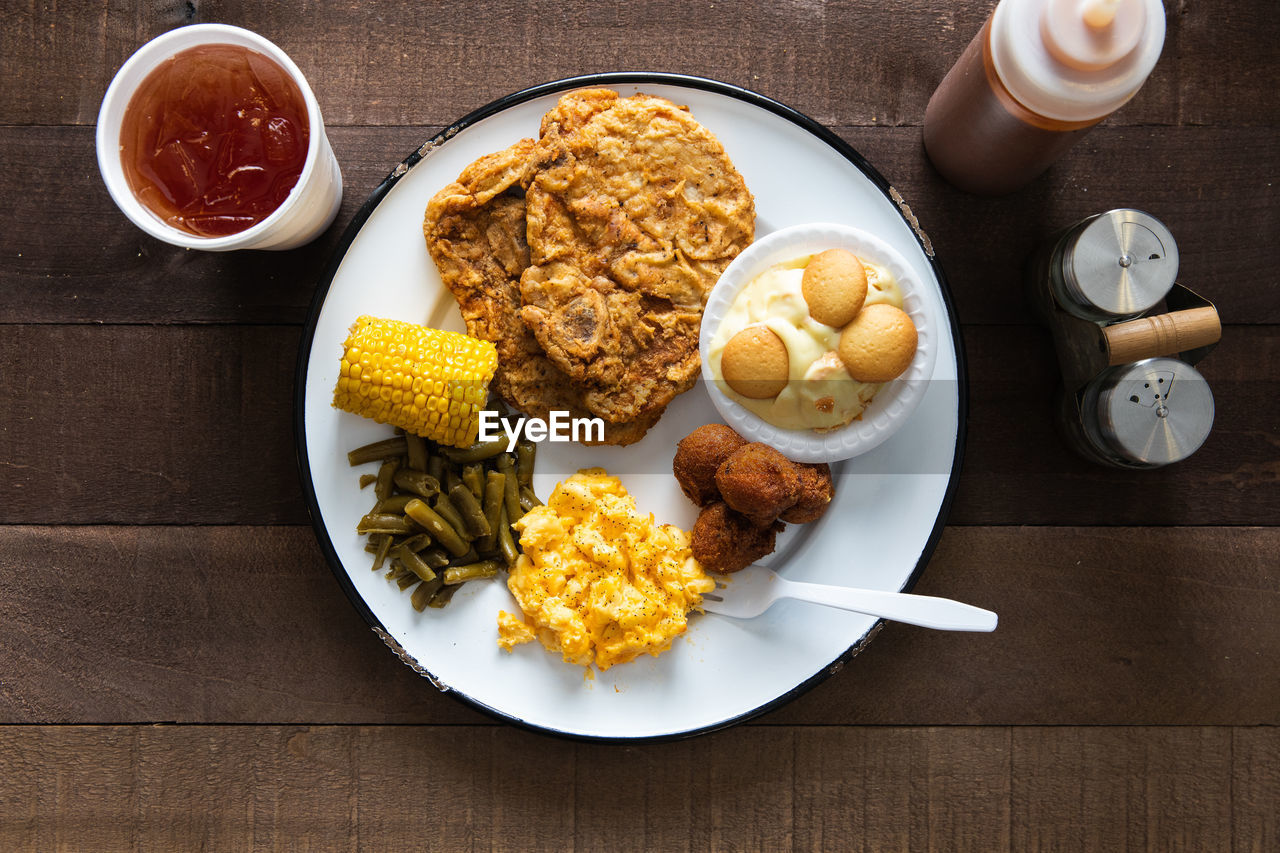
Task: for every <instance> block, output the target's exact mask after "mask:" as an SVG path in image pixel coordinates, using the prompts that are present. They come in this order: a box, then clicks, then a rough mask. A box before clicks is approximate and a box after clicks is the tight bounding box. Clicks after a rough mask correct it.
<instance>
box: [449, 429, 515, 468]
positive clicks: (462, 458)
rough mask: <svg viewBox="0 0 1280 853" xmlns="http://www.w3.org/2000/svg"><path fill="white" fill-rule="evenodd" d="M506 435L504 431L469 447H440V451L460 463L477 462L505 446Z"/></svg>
mask: <svg viewBox="0 0 1280 853" xmlns="http://www.w3.org/2000/svg"><path fill="white" fill-rule="evenodd" d="M507 444H508V441H507V436H506V434H505V433H502V434H499V435H498V437H497V438H491V439H489V440H488V441H478V442H476V443H475V444H473V445H471V446H470V447H463V448H458V447H442V448H440V452H441V453H443V454H444V455H445V456H447V457H448V458H449V459H450V460H451V461H453V462H457V463H460V464H465V463H467V462H479V461H481V460H483V459H492V458H493V457H495V456H497V455H498V454H499V453H501V452H502V451H504V450H506V448H507Z"/></svg>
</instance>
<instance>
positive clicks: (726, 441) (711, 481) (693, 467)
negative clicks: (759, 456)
mask: <svg viewBox="0 0 1280 853" xmlns="http://www.w3.org/2000/svg"><path fill="white" fill-rule="evenodd" d="M746 443H747V440H746V439H745V438H743V437H742V436H740V435H738V433H736V432H735V431H734V430H733V429H732V428H731V427H727V426H725V425H724V424H707V425H706V426H700V427H698V428H697V429H695V430H694V431H693V432H691V433H689V434H688V435H686V436H685V437H684V438H682V439H680V443H679V444H677V445H676V455H675V458H674V459H673V460H672V461H671V469H672V472H673V473H674V474H675V476H676V482H677V483H679V484H680V489H681V491H683V492H684V493H685V496H686V497H688V498H689V500H691V501H693V502H694V503H695V504H697V505H698V506H706V505H707V504H709V503H711V502H712V501H716V500H719V499H720V489H719V488H718V487H717V486H716V469H717V468H719V467H720V463H722V462H724V460H726V459H728V458H729V456H730V455H731V454H732V453H733V452H734V451H735V450H737V449H738V448H740V447H742V446H743V445H745V444H746Z"/></svg>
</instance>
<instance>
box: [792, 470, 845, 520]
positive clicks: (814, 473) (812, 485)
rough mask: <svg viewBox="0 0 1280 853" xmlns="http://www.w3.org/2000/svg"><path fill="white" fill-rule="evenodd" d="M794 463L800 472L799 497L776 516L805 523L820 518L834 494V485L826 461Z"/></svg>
mask: <svg viewBox="0 0 1280 853" xmlns="http://www.w3.org/2000/svg"><path fill="white" fill-rule="evenodd" d="M795 465H796V470H797V471H798V472H799V474H800V499H799V500H797V501H796V502H795V505H794V506H792V507H791V508H790V509H788V510H787V511H786V512H784V513H782V514H781V515H779V516H778V518H780V519H782V520H783V521H786V522H790V523H791V524H807V523H809V522H810V521H817V520H818V519H819V518H822V514H823V513H824V512H826V511H827V506H828V505H829V504H830V503H831V499H832V498H833V497H835V495H836V487H835V483H833V482H832V480H831V466H830V465H828V464H827V463H825V462H817V463H809V462H797V463H795Z"/></svg>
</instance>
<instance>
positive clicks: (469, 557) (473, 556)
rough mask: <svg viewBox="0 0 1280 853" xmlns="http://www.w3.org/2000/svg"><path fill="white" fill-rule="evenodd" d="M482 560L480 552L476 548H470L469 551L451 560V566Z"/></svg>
mask: <svg viewBox="0 0 1280 853" xmlns="http://www.w3.org/2000/svg"><path fill="white" fill-rule="evenodd" d="M478 562H480V553H479V552H478V551H476V549H475V548H468V549H467V553H465V554H459V555H457V556H456V557H453V558H451V559H450V560H449V565H450V566H465V565H467V564H468V563H478Z"/></svg>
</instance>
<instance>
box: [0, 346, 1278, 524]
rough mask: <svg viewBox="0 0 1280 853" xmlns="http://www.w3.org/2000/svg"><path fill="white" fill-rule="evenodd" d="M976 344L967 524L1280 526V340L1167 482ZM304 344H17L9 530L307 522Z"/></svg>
mask: <svg viewBox="0 0 1280 853" xmlns="http://www.w3.org/2000/svg"><path fill="white" fill-rule="evenodd" d="M965 338H966V347H967V350H968V355H969V375H970V378H971V392H970V403H971V411H970V417H969V429H968V440H967V444H966V458H965V464H964V467H963V471H962V475H961V479H960V485H959V491H958V495H957V499H956V503H955V506H954V507H953V509H952V513H951V519H950V520H951V522H952V523H959V524H1270V523H1272V522H1274V521H1275V519H1276V518H1277V517H1280V490H1278V489H1276V487H1275V482H1276V476H1277V473H1280V472H1278V470H1277V465H1278V464H1280V463H1278V462H1277V458H1276V451H1275V441H1276V425H1277V424H1280V393H1277V392H1280V374H1278V371H1280V327H1277V326H1259V327H1243V326H1237V327H1230V328H1229V329H1228V331H1227V340H1226V341H1224V342H1223V344H1222V345H1221V346H1220V347H1219V348H1218V349H1217V350H1216V351H1215V352H1214V353H1213V354H1212V355H1210V356H1209V357H1208V358H1207V359H1206V360H1205V361H1204V362H1202V363H1201V367H1202V369H1203V371H1204V373H1205V375H1206V376H1207V377H1208V379H1209V382H1210V384H1211V387H1212V388H1213V391H1214V394H1215V398H1216V403H1217V428H1216V429H1215V430H1214V431H1213V433H1212V434H1211V435H1210V436H1209V440H1208V441H1207V442H1206V444H1205V446H1204V447H1202V448H1201V449H1200V451H1199V452H1197V453H1196V454H1195V455H1193V456H1192V457H1191V458H1190V459H1188V460H1186V461H1184V462H1182V463H1180V464H1178V465H1174V466H1170V467H1168V468H1164V469H1160V470H1158V471H1120V470H1112V469H1108V468H1103V467H1100V466H1097V465H1094V464H1091V463H1089V462H1086V461H1084V460H1083V459H1080V458H1077V457H1076V456H1075V455H1074V454H1072V453H1071V452H1070V451H1069V450H1068V449H1067V448H1066V447H1065V445H1063V444H1062V442H1061V441H1060V440H1059V439H1058V437H1057V435H1056V434H1055V432H1054V427H1053V422H1052V413H1051V412H1052V400H1053V394H1054V390H1053V389H1054V387H1055V385H1056V383H1057V378H1056V370H1057V368H1056V366H1055V362H1054V357H1053V354H1052V352H1051V351H1050V346H1049V343H1048V337H1047V334H1046V333H1045V332H1043V331H1042V330H1040V329H1039V328H1034V327H1001V326H990V327H969V328H968V329H966V330H965ZM298 341H299V333H298V330H297V329H296V328H294V327H279V326H161V327H149V326H87V325H86V326H80V325H71V326H62V325H40V326H10V327H7V328H6V329H5V334H4V335H3V337H0V366H3V369H4V371H5V375H6V376H9V377H11V381H10V394H11V399H12V400H13V402H12V404H11V405H10V406H9V407H7V408H4V409H3V410H0V427H2V428H3V429H0V470H3V471H5V476H4V477H0V523H7V524H44V523H49V522H51V521H52V522H59V523H72V524H97V523H121V524H224V523H225V524H234V523H245V524H281V523H283V524H301V523H305V522H306V521H307V516H306V509H305V504H304V502H303V499H302V496H301V488H300V485H299V481H298V476H297V470H296V464H295V458H294V441H293V426H292V418H293V396H292V389H293V371H294V364H295V359H296V350H297V347H298ZM51 448H53V449H59V450H58V452H51ZM70 448H75V450H74V451H72V450H70ZM654 464H662V463H658V462H655V463H654Z"/></svg>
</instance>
